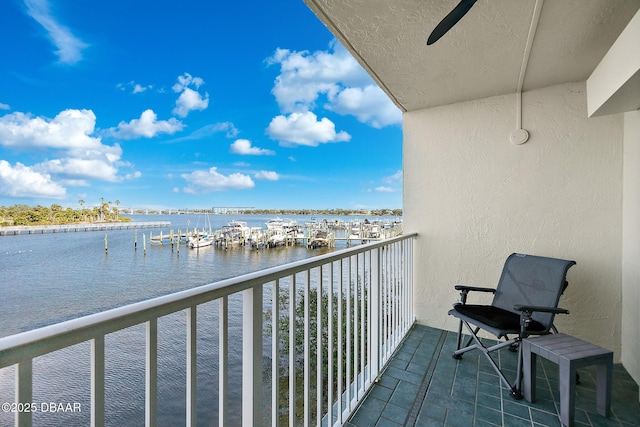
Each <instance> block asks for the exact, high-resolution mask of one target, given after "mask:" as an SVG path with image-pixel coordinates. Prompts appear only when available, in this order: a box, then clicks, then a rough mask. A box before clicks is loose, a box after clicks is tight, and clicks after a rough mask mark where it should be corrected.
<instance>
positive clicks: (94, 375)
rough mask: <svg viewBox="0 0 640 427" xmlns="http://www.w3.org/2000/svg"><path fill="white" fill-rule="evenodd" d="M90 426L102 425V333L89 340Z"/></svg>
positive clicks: (97, 426)
mask: <svg viewBox="0 0 640 427" xmlns="http://www.w3.org/2000/svg"><path fill="white" fill-rule="evenodd" d="M91 426H92V427H102V426H104V335H100V336H98V337H96V338H94V339H93V340H91Z"/></svg>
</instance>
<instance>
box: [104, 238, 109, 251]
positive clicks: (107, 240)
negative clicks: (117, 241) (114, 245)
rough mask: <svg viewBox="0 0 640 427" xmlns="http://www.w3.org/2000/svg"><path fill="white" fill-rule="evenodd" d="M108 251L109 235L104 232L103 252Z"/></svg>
mask: <svg viewBox="0 0 640 427" xmlns="http://www.w3.org/2000/svg"><path fill="white" fill-rule="evenodd" d="M108 252H109V235H108V234H105V235H104V253H105V254H106V253H108Z"/></svg>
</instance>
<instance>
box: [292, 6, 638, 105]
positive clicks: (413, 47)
mask: <svg viewBox="0 0 640 427" xmlns="http://www.w3.org/2000/svg"><path fill="white" fill-rule="evenodd" d="M304 1H305V2H306V3H307V5H308V6H309V7H310V8H311V9H312V10H313V11H314V13H316V15H317V16H318V18H319V19H320V20H322V21H323V22H324V23H325V24H326V25H327V26H328V27H329V29H330V30H331V31H332V33H333V34H334V35H336V37H337V38H338V39H339V40H340V41H341V42H342V43H343V44H344V45H345V47H347V48H348V49H349V50H350V51H351V53H352V54H353V55H354V57H355V58H356V59H357V60H358V61H359V62H360V63H361V64H362V65H363V66H364V67H365V69H367V70H368V72H369V73H370V74H371V75H372V76H373V77H374V78H375V79H376V80H377V81H378V84H379V85H380V87H381V88H382V89H383V90H385V91H386V92H387V94H388V95H389V96H390V97H391V99H393V100H394V102H395V103H396V104H397V105H398V107H400V108H401V109H402V110H404V111H412V110H417V109H422V108H429V107H434V106H439V105H447V104H452V103H456V102H462V101H468V100H472V99H480V98H486V97H490V96H495V95H502V94H508V93H515V92H518V90H520V89H521V90H522V91H527V90H532V89H537V88H541V87H546V86H550V85H554V84H560V83H566V82H576V81H585V80H586V79H587V78H588V77H589V75H590V74H591V72H592V71H593V70H594V68H595V67H596V65H598V63H599V62H600V60H601V59H602V57H603V56H604V55H605V54H606V53H607V51H608V49H609V47H610V46H611V45H612V44H613V42H614V41H615V40H616V38H617V37H618V35H619V34H620V33H621V31H622V30H623V29H624V28H625V26H626V25H627V23H628V22H629V20H630V19H631V18H632V17H633V15H634V13H635V12H636V11H637V10H638V9H639V8H640V0H625V1H623V0H613V1H612V0H589V1H584V0H546V1H543V0H518V1H514V0H478V1H477V2H476V3H475V4H473V6H472V7H471V9H470V10H469V11H468V13H466V14H465V15H464V16H463V17H462V19H460V21H459V22H457V23H456V24H455V25H454V26H453V28H452V29H451V30H450V31H448V32H447V33H446V34H444V36H442V38H440V39H439V40H438V41H437V42H435V43H433V44H432V45H430V46H427V39H428V38H429V35H430V34H431V32H432V31H433V29H434V28H435V27H436V25H437V24H438V23H439V22H440V21H441V20H442V19H443V18H444V17H445V16H446V15H447V14H448V13H449V12H451V11H452V10H453V9H454V8H455V7H456V5H457V4H458V3H459V0H395V1H388V0H367V1H360V2H353V1H337V0H333V1H330V0H304Z"/></svg>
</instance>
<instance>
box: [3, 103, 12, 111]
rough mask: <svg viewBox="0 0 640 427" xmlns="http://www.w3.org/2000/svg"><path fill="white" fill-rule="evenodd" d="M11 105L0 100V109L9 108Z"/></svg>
mask: <svg viewBox="0 0 640 427" xmlns="http://www.w3.org/2000/svg"><path fill="white" fill-rule="evenodd" d="M10 109H11V107H9V104H3V103H2V102H0V110H10Z"/></svg>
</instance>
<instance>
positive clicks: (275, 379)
mask: <svg viewBox="0 0 640 427" xmlns="http://www.w3.org/2000/svg"><path fill="white" fill-rule="evenodd" d="M271 300H272V302H271V414H272V416H271V426H272V427H278V426H279V425H280V419H279V415H280V279H276V281H275V283H274V284H273V288H272V298H271ZM220 425H221V426H222V424H220Z"/></svg>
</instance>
